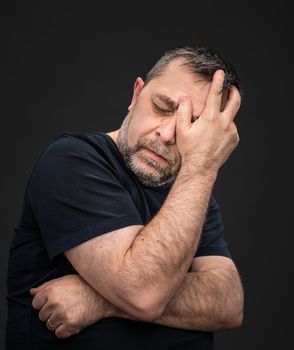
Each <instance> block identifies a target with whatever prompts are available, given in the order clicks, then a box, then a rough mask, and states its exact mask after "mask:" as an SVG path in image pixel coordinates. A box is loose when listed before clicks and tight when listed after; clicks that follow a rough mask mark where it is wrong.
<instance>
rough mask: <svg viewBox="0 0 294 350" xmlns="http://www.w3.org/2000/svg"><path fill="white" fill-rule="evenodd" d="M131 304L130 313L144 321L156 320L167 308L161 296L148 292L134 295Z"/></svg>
mask: <svg viewBox="0 0 294 350" xmlns="http://www.w3.org/2000/svg"><path fill="white" fill-rule="evenodd" d="M131 304H132V310H131V312H130V315H131V316H133V317H134V318H136V319H137V320H139V321H144V322H153V321H155V320H156V319H158V318H159V317H160V316H161V315H162V314H163V312H164V310H165V304H164V303H163V302H162V300H160V298H158V297H156V296H155V295H150V294H147V293H142V294H138V297H137V296H136V297H133V298H132V300H131Z"/></svg>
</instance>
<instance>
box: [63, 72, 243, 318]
mask: <svg viewBox="0 0 294 350" xmlns="http://www.w3.org/2000/svg"><path fill="white" fill-rule="evenodd" d="M222 84H223V76H222V75H220V74H215V76H214V80H213V82H212V85H211V89H210V92H209V96H208V98H207V105H206V107H205V110H204V112H203V116H201V117H200V118H199V119H198V120H197V123H192V122H191V116H192V107H191V101H190V100H189V99H183V100H182V101H181V103H180V106H179V109H178V111H177V116H176V117H177V143H178V149H179V152H180V154H181V156H182V166H181V169H180V172H179V174H178V177H177V179H176V181H175V183H174V185H173V187H172V189H171V191H170V193H169V195H168V197H167V199H166V201H165V203H164V204H163V206H162V207H161V209H160V211H159V212H158V214H157V215H156V216H155V217H154V218H153V220H152V221H151V222H150V223H149V224H147V225H146V226H145V227H141V226H132V227H126V228H124V229H120V230H117V231H114V232H111V233H107V234H105V235H102V236H100V237H96V238H94V239H92V240H90V241H88V242H85V243H84V244H81V245H79V246H77V247H74V248H72V249H71V250H69V251H67V252H66V253H65V254H66V257H67V258H68V260H69V261H70V262H71V263H72V265H73V266H74V268H75V269H76V270H77V271H78V272H79V274H80V275H81V276H82V277H83V278H84V279H85V280H86V281H87V282H88V283H89V284H90V285H91V286H92V287H93V288H94V289H95V290H96V291H98V292H99V293H100V294H101V295H102V296H103V297H104V298H105V299H106V300H109V302H110V303H111V304H113V305H114V306H116V307H117V308H119V309H120V310H122V311H124V312H126V313H127V314H129V315H131V316H132V317H135V318H137V319H141V320H145V321H151V320H154V319H156V318H158V317H159V316H160V315H161V314H162V312H163V311H164V310H165V309H166V306H167V304H168V303H169V302H170V300H171V298H172V297H173V295H174V293H175V292H176V291H177V290H178V288H179V287H180V285H181V284H182V283H183V280H184V278H185V275H186V272H187V270H188V268H189V266H190V265H191V263H192V259H193V256H194V253H195V250H196V248H197V245H198V242H199V236H200V233H201V229H202V226H203V222H204V218H205V214H206V210H207V206H208V201H209V197H210V194H211V190H212V187H213V184H214V181H215V178H216V175H217V171H218V169H219V167H220V166H221V165H222V163H223V162H224V161H225V160H226V158H227V157H228V156H229V154H230V153H231V152H232V150H233V149H234V148H235V146H236V144H237V142H238V136H237V132H236V128H235V126H234V124H233V122H232V120H233V117H234V116H235V114H236V112H237V110H238V108H239V103H240V100H239V98H240V96H239V94H238V92H237V90H236V89H234V88H233V89H232V91H231V94H230V99H229V102H228V104H227V106H226V108H225V109H224V111H223V112H220V103H221V95H220V94H219V91H220V90H221V88H222ZM98 276H99V278H98Z"/></svg>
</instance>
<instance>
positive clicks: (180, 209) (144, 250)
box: [122, 170, 215, 308]
mask: <svg viewBox="0 0 294 350" xmlns="http://www.w3.org/2000/svg"><path fill="white" fill-rule="evenodd" d="M214 180H215V176H203V175H199V176H190V174H188V171H187V170H186V171H184V170H182V171H181V172H180V173H179V176H178V178H177V180H176V182H175V183H174V185H173V187H172V189H171V191H170V193H169V195H168V197H167V199H166V201H165V203H164V204H163V206H162V208H161V209H160V211H159V212H158V214H157V215H156V216H155V217H154V218H153V220H152V221H151V222H150V223H149V224H147V225H146V226H145V227H144V228H143V229H142V230H141V231H140V232H139V234H138V235H137V236H136V237H135V239H134V241H133V243H132V245H131V247H130V249H129V250H128V251H127V253H126V256H125V265H124V267H125V270H124V271H127V276H126V280H128V284H129V286H130V287H133V292H134V295H135V294H137V288H142V289H143V290H145V291H146V290H148V291H149V293H150V297H151V298H153V296H155V295H156V296H159V297H158V298H159V299H161V300H162V301H163V303H164V305H163V306H164V308H165V307H166V305H167V303H168V302H169V300H170V299H171V297H172V296H173V294H174V293H175V291H176V290H177V289H178V288H179V286H180V285H181V283H182V281H183V278H184V276H185V274H186V272H187V271H188V269H189V266H190V265H191V262H192V259H193V257H194V255H195V250H196V248H197V245H198V242H199V237H200V234H201V231H202V226H203V223H204V219H205V215H206V212H207V206H208V202H209V198H210V195H211V190H212V187H213V183H214ZM122 278H123V279H124V275H123V274H122ZM146 294H147V295H148V293H146ZM146 294H145V295H146Z"/></svg>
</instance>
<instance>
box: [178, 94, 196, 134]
mask: <svg viewBox="0 0 294 350" xmlns="http://www.w3.org/2000/svg"><path fill="white" fill-rule="evenodd" d="M191 121H192V102H191V99H190V97H189V96H181V97H180V101H179V107H178V110H177V126H179V127H180V128H188V127H189V126H190V125H191Z"/></svg>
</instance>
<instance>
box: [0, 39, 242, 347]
mask: <svg viewBox="0 0 294 350" xmlns="http://www.w3.org/2000/svg"><path fill="white" fill-rule="evenodd" d="M240 100H241V99H240V93H239V81H238V77H237V75H236V73H235V70H234V68H233V67H232V65H231V64H230V63H229V62H228V61H227V60H225V59H224V58H223V57H222V56H221V55H220V54H219V53H218V52H216V51H215V50H213V49H211V48H207V47H203V46H199V47H195V48H192V47H186V48H176V49H174V50H170V51H168V52H166V53H165V55H164V56H163V57H162V58H161V59H160V60H159V61H158V62H157V63H156V64H155V66H154V67H153V68H152V70H151V71H150V72H149V73H148V75H147V78H146V80H145V82H144V81H143V80H142V79H141V78H137V79H136V81H135V84H134V91H133V97H132V101H131V103H130V105H129V107H128V114H127V116H126V118H125V119H124V120H123V123H122V125H121V128H120V129H119V130H116V131H113V132H109V133H101V132H94V133H88V134H77V133H63V134H62V135H58V136H57V137H55V138H54V139H53V140H52V141H51V142H50V144H49V145H48V146H47V147H46V148H45V149H44V151H43V152H42V154H41V156H40V158H39V159H38V161H37V163H36V165H35V167H34V169H33V172H32V175H31V177H30V179H29V181H28V185H27V189H26V193H25V198H24V205H23V211H22V215H21V219H20V223H19V225H18V227H17V228H16V229H15V237H14V240H13V242H12V246H11V251H10V261H9V272H8V297H7V299H8V324H7V349H14V350H16V349H81V348H82V347H84V348H86V349H117V348H119V347H121V346H122V345H123V346H125V347H126V348H128V349H151V348H152V349H154V348H156V349H213V331H215V330H218V329H228V328H234V327H238V326H240V324H241V323H242V315H243V290H242V285H241V282H240V278H239V274H238V272H237V269H236V267H235V264H234V262H233V260H232V258H231V254H230V252H229V250H228V246H227V243H226V242H225V240H224V237H223V226H222V223H221V217H220V212H219V207H218V205H217V203H216V201H215V199H214V197H213V195H212V190H213V186H214V183H215V180H216V178H217V174H218V171H219V169H220V167H221V166H222V164H223V163H224V162H225V161H226V160H227V158H228V157H229V155H230V154H231V152H232V151H233V150H234V148H235V147H236V145H237V144H238V133H237V130H236V126H235V124H234V117H235V115H236V113H237V111H238V109H239V107H240Z"/></svg>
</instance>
